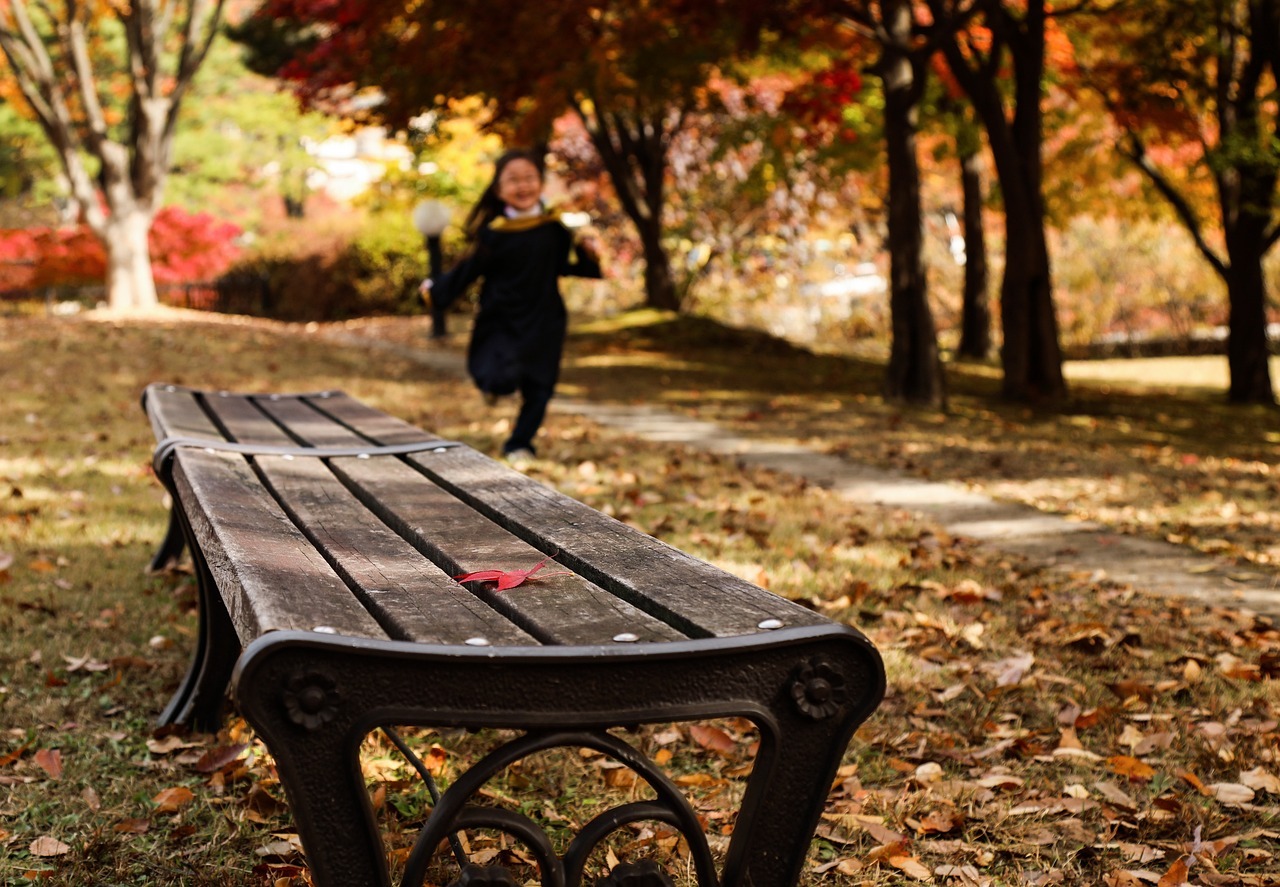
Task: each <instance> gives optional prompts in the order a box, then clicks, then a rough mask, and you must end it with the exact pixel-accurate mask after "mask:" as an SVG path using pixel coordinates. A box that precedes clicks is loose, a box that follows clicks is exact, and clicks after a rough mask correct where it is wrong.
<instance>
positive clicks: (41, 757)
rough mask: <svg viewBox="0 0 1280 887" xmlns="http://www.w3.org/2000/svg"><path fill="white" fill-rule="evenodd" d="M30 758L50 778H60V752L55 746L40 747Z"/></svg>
mask: <svg viewBox="0 0 1280 887" xmlns="http://www.w3.org/2000/svg"><path fill="white" fill-rule="evenodd" d="M32 760H33V761H34V762H35V764H36V766H37V767H39V768H40V769H41V770H43V771H44V772H45V774H46V775H47V776H48V777H49V778H50V779H61V778H62V752H60V751H58V750H57V749H56V748H42V749H40V750H39V751H37V752H36V753H35V755H33V756H32Z"/></svg>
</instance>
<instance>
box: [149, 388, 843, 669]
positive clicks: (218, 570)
mask: <svg viewBox="0 0 1280 887" xmlns="http://www.w3.org/2000/svg"><path fill="white" fill-rule="evenodd" d="M144 403H145V406H146V409H147V412H148V415H149V417H150V420H151V423H152V427H153V429H154V430H155V433H156V436H157V438H158V439H160V440H161V441H165V440H170V441H173V440H175V439H181V442H180V443H179V444H177V445H175V446H171V447H170V448H169V449H168V452H169V453H171V454H172V465H171V466H169V467H167V468H164V469H163V470H171V471H172V488H173V490H174V492H175V495H177V497H178V498H179V499H180V500H181V501H182V504H183V506H184V509H185V511H186V512H187V515H188V519H189V521H190V525H191V529H192V532H193V534H194V535H195V538H196V539H197V540H198V544H199V547H200V550H201V553H202V555H203V556H204V558H205V559H206V561H207V564H208V567H209V571H210V573H211V575H212V577H213V579H214V581H215V582H216V583H217V585H218V587H219V589H220V591H221V593H222V596H223V599H224V601H225V602H226V604H227V610H228V613H229V615H230V616H231V620H232V622H233V624H234V626H235V629H236V632H237V633H238V635H239V636H240V640H241V643H242V644H246V645H247V644H248V643H250V642H251V641H252V640H254V639H255V638H257V637H259V636H260V635H262V634H264V633H266V632H269V631H277V630H301V631H320V632H324V633H331V634H337V635H345V636H352V637H362V638H371V639H379V640H381V639H390V640H401V641H414V642H422V643H431V644H469V645H472V646H524V647H527V646H533V645H577V646H596V647H623V646H627V645H629V644H632V643H637V642H638V643H646V642H657V643H661V642H664V641H681V640H685V639H690V638H726V637H737V636H742V635H751V634H759V633H760V632H762V631H766V630H771V629H776V628H790V627H801V626H819V625H823V624H828V621H827V620H826V619H825V618H823V617H822V616H820V615H818V614H816V613H813V612H811V611H809V610H807V609H805V608H804V607H801V606H799V605H797V604H794V603H792V602H789V601H786V600H784V599H782V598H780V597H778V596H777V595H775V594H773V593H771V592H769V591H766V590H764V589H761V588H759V587H757V586H755V585H753V584H751V583H749V582H746V581H745V580H742V579H739V578H737V577H735V576H733V575H731V574H729V573H727V572H725V571H723V570H721V569H719V568H717V567H715V566H713V565H711V564H708V563H705V562H704V561H701V560H699V559H697V558H694V557H692V556H690V555H688V554H685V553H684V552H681V551H679V550H678V549H675V548H672V547H671V546H669V545H666V544H665V543H663V542H661V541H659V540H656V539H654V538H652V537H650V536H648V535H646V534H644V533H642V532H640V531H638V530H636V529H634V528H632V527H629V526H627V525H625V524H623V523H621V522H619V521H616V520H614V519H612V518H609V517H607V516H605V515H603V514H600V513H599V512H597V511H595V510H594V509H592V508H590V507H588V506H586V505H584V504H582V503H580V502H577V501H576V500H574V499H571V498H569V497H567V496H565V495H563V494H561V493H558V492H556V491H554V490H552V489H550V488H548V487H546V486H544V485H542V484H540V483H538V482H536V481H533V480H530V479H529V478H527V477H525V476H524V475H523V474H521V473H519V472H517V471H514V470H512V469H510V468H508V467H506V466H504V465H501V464H499V463H497V462H495V461H493V460H492V459H489V458H487V457H485V456H484V455H482V454H480V453H478V452H476V451H475V450H473V449H471V448H469V447H466V446H461V445H441V446H434V445H432V444H438V443H440V442H439V440H438V438H437V437H436V436H435V435H432V434H430V433H428V432H426V431H423V430H422V429H419V428H417V427H415V426H413V425H410V424H408V423H406V422H404V421H401V420H399V419H396V418H394V417H392V416H390V415H388V414H386V413H383V412H381V411H379V410H376V409H374V408H372V407H369V406H367V405H365V404H363V403H361V402H360V401H358V400H355V399H354V398H351V397H350V396H348V395H346V394H343V393H341V392H332V391H331V392H318V393H316V394H305V395H243V394H232V393H225V392H200V391H195V390H190V389H185V388H180V387H177V386H166V385H154V386H151V387H150V388H148V389H147V392H146V394H145V396H144ZM201 442H208V443H209V446H208V447H206V446H202V445H201ZM223 442H232V443H234V444H239V445H252V446H261V447H263V448H264V452H263V454H260V455H246V454H244V453H240V452H229V451H225V450H221V449H218V445H219V444H221V443H223ZM413 444H423V445H432V446H427V448H425V449H422V450H420V451H418V452H413V453H408V454H404V455H389V454H385V453H382V454H380V453H379V452H378V448H379V447H391V446H401V447H402V448H403V445H413ZM272 448H276V451H275V452H271V451H270V450H271V449H272ZM279 448H301V449H303V450H305V449H306V448H359V449H363V450H367V454H366V455H363V456H362V455H342V456H334V457H328V458H317V457H314V456H306V455H303V454H302V453H298V454H296V455H295V454H292V453H282V452H280V451H279ZM164 450H165V447H164V444H163V443H162V445H161V447H160V448H159V450H158V452H162V451H164ZM548 556H550V557H551V558H552V559H551V560H548V561H547V563H546V565H545V566H544V567H543V571H542V572H543V573H544V574H551V573H559V572H561V571H569V575H555V576H552V575H547V576H546V577H545V578H543V577H541V576H538V577H535V578H534V579H533V580H532V581H529V582H526V583H525V584H523V585H521V586H519V587H517V588H514V589H510V590H507V591H502V592H499V591H496V590H495V589H494V587H493V585H492V584H490V583H478V582H471V583H466V584H465V585H464V584H461V583H459V582H457V581H455V580H454V579H453V578H451V577H453V576H458V575H462V574H464V573H468V572H472V571H478V570H490V569H499V570H514V569H528V568H530V567H532V566H533V565H535V564H537V563H538V562H539V561H542V560H543V559H544V558H547V557H548Z"/></svg>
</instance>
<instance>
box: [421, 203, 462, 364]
mask: <svg viewBox="0 0 1280 887" xmlns="http://www.w3.org/2000/svg"><path fill="white" fill-rule="evenodd" d="M452 215H453V210H451V209H450V208H449V207H448V206H446V205H445V204H443V203H441V202H440V201H439V200H423V201H421V202H420V203H418V205H417V206H415V207H414V208H413V227H415V228H417V229H418V233H420V234H421V235H422V237H423V239H424V240H425V241H426V244H427V263H428V269H429V273H430V275H431V276H432V277H433V278H434V277H438V276H439V275H440V274H441V272H443V271H444V254H443V252H442V251H441V249H440V235H441V234H443V233H444V229H445V228H447V227H449V218H450V217H451V216H452ZM445 332H446V330H445V317H444V310H443V309H442V308H441V307H440V306H439V303H438V301H437V300H435V299H432V300H431V338H433V339H440V338H443V337H444V335H445Z"/></svg>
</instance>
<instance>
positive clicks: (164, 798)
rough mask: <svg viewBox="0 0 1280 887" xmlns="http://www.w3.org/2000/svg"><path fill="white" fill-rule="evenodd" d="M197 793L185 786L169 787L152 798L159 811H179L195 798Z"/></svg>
mask: <svg viewBox="0 0 1280 887" xmlns="http://www.w3.org/2000/svg"><path fill="white" fill-rule="evenodd" d="M195 797H196V796H195V793H194V792H193V791H191V789H189V788H186V787H185V786H181V785H179V786H174V787H173V788H167V789H165V790H164V791H162V792H160V793H159V794H157V795H156V796H155V797H154V798H152V799H151V802H152V803H153V804H155V805H156V812H157V813H177V812H178V811H179V810H181V809H182V808H183V807H185V806H187V805H188V804H190V803H191V802H192V801H194V800H195Z"/></svg>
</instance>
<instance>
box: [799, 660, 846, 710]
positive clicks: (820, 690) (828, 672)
mask: <svg viewBox="0 0 1280 887" xmlns="http://www.w3.org/2000/svg"><path fill="white" fill-rule="evenodd" d="M848 696H849V691H848V688H847V687H846V686H845V680H844V675H842V674H840V672H838V671H836V669H835V668H834V667H833V666H832V665H831V663H830V662H828V661H827V660H826V659H825V658H824V657H822V656H815V657H813V658H812V659H810V660H809V661H808V662H805V663H802V664H801V665H800V666H799V667H798V668H797V669H796V670H795V671H794V672H793V673H792V676H791V698H792V700H793V701H794V702H795V704H796V707H797V708H798V709H800V711H801V712H802V713H803V714H805V715H807V716H808V717H811V718H813V719H814V720H815V721H820V720H822V719H823V718H829V717H831V716H832V715H834V714H836V713H837V712H838V711H840V709H841V708H842V707H843V706H844V703H845V700H846V699H847V698H848Z"/></svg>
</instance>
